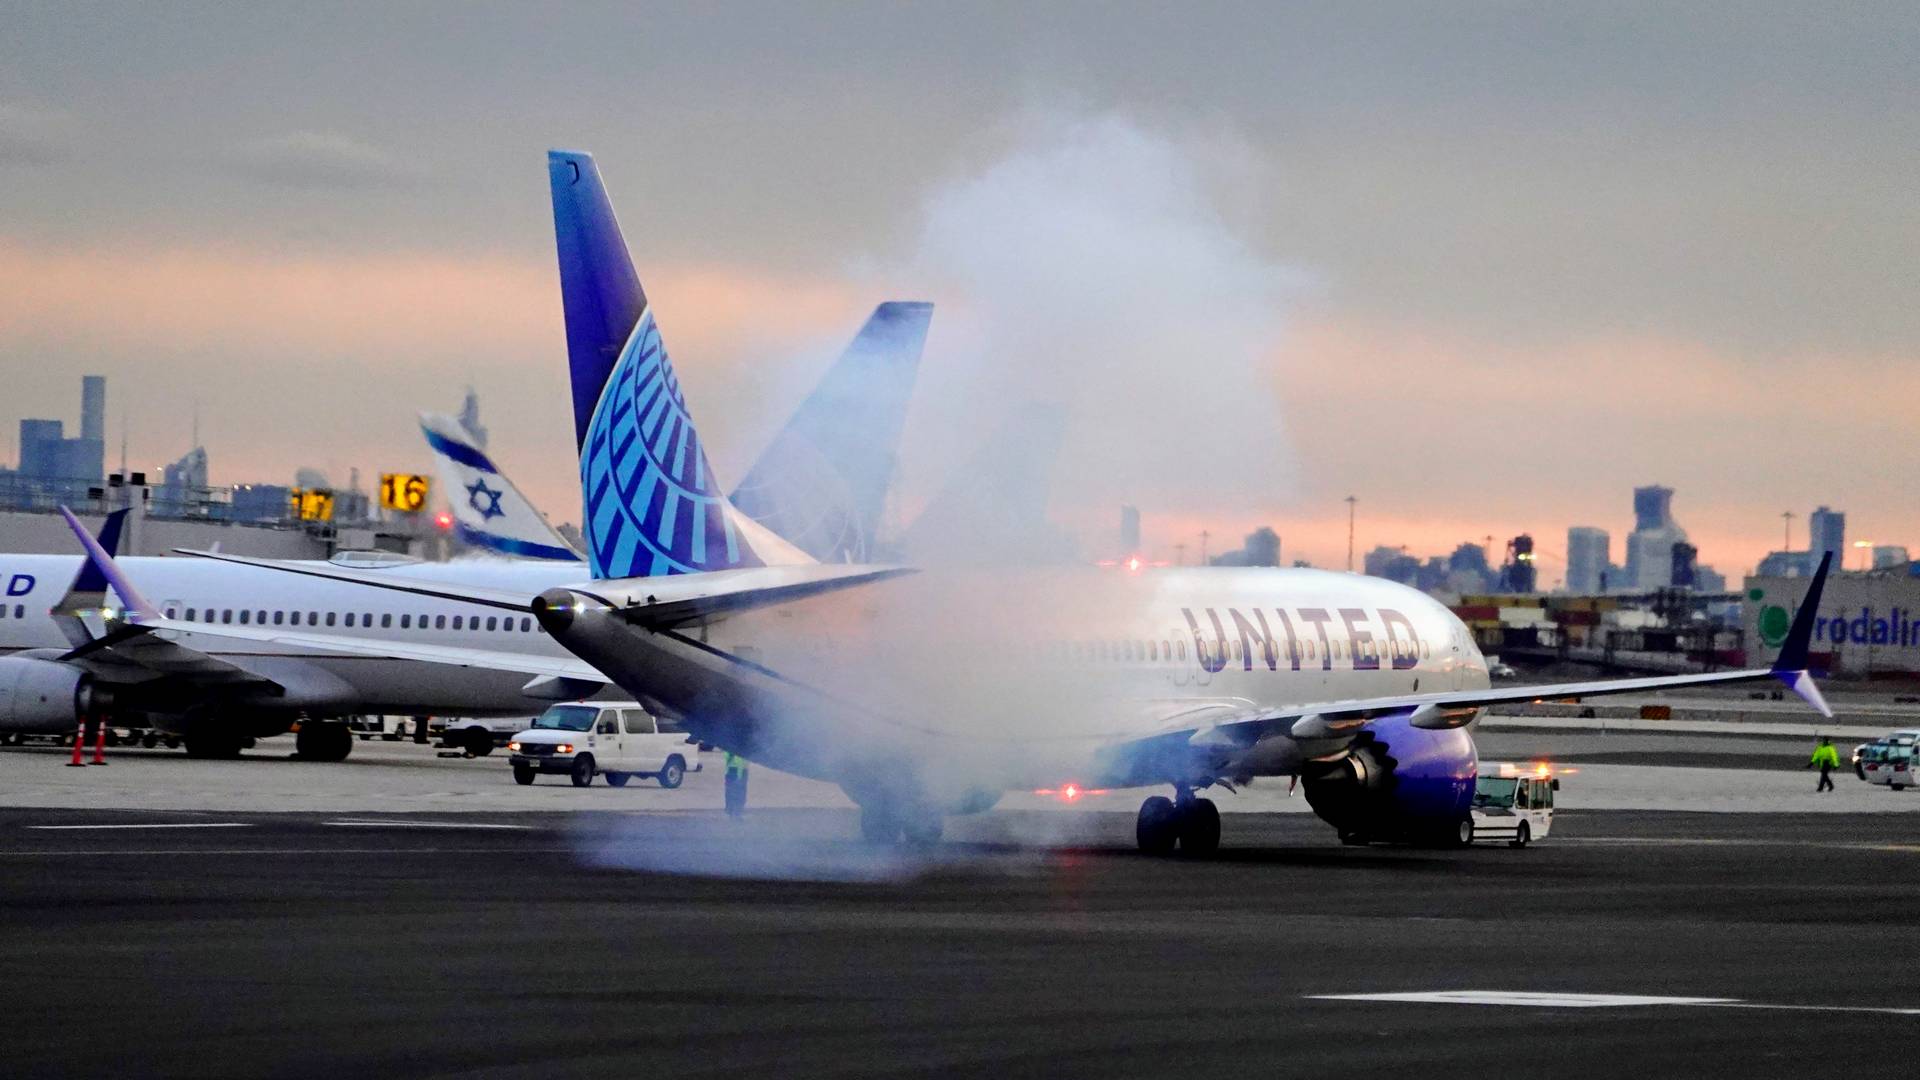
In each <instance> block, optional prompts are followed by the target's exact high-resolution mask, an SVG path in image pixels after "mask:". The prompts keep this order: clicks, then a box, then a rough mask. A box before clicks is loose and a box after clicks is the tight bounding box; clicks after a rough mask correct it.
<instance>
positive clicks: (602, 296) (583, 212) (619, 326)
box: [547, 150, 647, 447]
mask: <svg viewBox="0 0 1920 1080" xmlns="http://www.w3.org/2000/svg"><path fill="white" fill-rule="evenodd" d="M547 180H548V183H549V184H551V185H552V187H553V236H554V241H555V243H556V245H557V246H558V248H559V251H560V299H561V303H562V305H563V307H564V309H565V314H566V321H567V364H568V366H569V367H570V368H571V369H572V372H573V436H574V444H575V445H576V446H581V447H584V446H586V444H587V424H588V423H589V422H590V421H591V420H592V419H593V409H594V406H595V405H597V404H599V402H600V392H601V391H602V390H603V389H605V388H606V385H607V379H608V377H609V376H611V375H612V374H613V365H614V362H615V361H616V360H618V359H619V357H620V350H621V348H622V347H623V346H625V345H626V343H627V339H628V338H629V337H631V336H632V335H633V328H634V327H635V326H636V325H638V324H639V322H640V314H641V312H644V311H645V310H646V309H647V294H646V293H645V292H643V291H642V290H641V288H640V276H639V275H638V274H636V273H634V270H633V258H632V257H631V256H630V255H628V253H627V242H626V240H625V239H624V238H622V237H621V235H620V222H619V221H617V220H615V219H614V216H613V203H611V202H610V201H608V199H607V190H606V188H605V187H604V186H602V185H601V183H600V170H599V168H598V167H596V166H595V165H594V163H593V155H592V154H577V153H570V152H568V151H564V150H550V151H548V152H547Z"/></svg>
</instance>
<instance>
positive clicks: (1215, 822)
mask: <svg viewBox="0 0 1920 1080" xmlns="http://www.w3.org/2000/svg"><path fill="white" fill-rule="evenodd" d="M1179 812H1180V817H1179V823H1178V831H1179V834H1180V854H1182V855H1185V856H1188V857H1189V858H1195V859H1204V858H1206V857H1207V856H1209V855H1213V854H1215V853H1216V852H1218V851H1219V850H1220V808H1219V807H1218V806H1215V805H1214V804H1213V800H1212V799H1194V800H1192V801H1190V802H1188V803H1187V804H1186V805H1185V806H1182V807H1180V808H1179Z"/></svg>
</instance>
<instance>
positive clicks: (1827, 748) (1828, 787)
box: [1807, 735, 1840, 795]
mask: <svg viewBox="0 0 1920 1080" xmlns="http://www.w3.org/2000/svg"><path fill="white" fill-rule="evenodd" d="M1816 765H1817V766H1819V767H1820V782H1819V783H1818V784H1815V785H1814V787H1813V791H1814V794H1816V795H1817V794H1819V793H1820V792H1822V791H1832V790H1833V770H1835V769H1837V768H1839V767H1840V751H1838V750H1835V749H1834V748H1833V739H1832V737H1831V736H1827V735H1822V736H1820V745H1819V746H1816V747H1814V748H1813V760H1812V761H1809V762H1807V768H1809V769H1811V768H1813V767H1814V766H1816Z"/></svg>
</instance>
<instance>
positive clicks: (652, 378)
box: [547, 151, 763, 578]
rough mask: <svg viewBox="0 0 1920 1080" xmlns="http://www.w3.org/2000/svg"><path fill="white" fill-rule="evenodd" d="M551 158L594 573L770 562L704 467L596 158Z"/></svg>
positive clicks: (632, 574)
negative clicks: (756, 549) (763, 559)
mask: <svg viewBox="0 0 1920 1080" xmlns="http://www.w3.org/2000/svg"><path fill="white" fill-rule="evenodd" d="M547 164H548V172H549V178H550V179H551V180H552V183H553V224H554V235H555V238H556V240H557V242H558V245H559V250H560V291H561V296H562V299H563V301H564V304H565V308H566V319H567V354H568V362H569V365H570V367H571V370H572V379H573V408H574V423H575V426H576V433H577V435H578V437H579V441H580V485H581V493H582V495H583V496H584V500H583V501H584V504H585V505H584V511H585V520H584V521H583V522H582V530H581V531H582V532H583V533H584V535H585V538H586V541H587V561H588V565H589V567H590V568H591V570H592V573H593V576H594V577H595V578H625V577H648V576H655V575H660V574H689V573H699V572H702V571H708V570H731V569H737V568H739V567H746V566H760V565H763V564H762V562H761V560H760V557H759V556H758V555H757V554H756V553H755V552H754V550H753V548H752V546H751V545H750V544H749V543H748V541H747V539H746V537H745V535H744V534H743V533H742V532H741V531H740V528H739V524H738V522H736V520H735V519H734V516H733V510H732V508H731V507H730V506H729V505H728V503H727V500H726V497H725V495H724V494H722V492H721V489H720V486H719V484H718V483H717V482H716V481H715V480H714V477H713V470H712V468H710V467H709V466H708V464H707V455H706V451H705V450H704V449H702V448H701V445H700V437H699V436H698V435H697V434H696V433H695V432H694V428H693V419H692V417H691V416H689V415H688V413H687V405H686V401H685V399H684V398H683V397H682V396H681V393H680V380H679V379H678V378H677V377H676V376H675V375H674V371H673V364H672V363H671V362H670V361H669V360H668V359H667V351H666V347H665V345H664V344H662V342H661V340H660V330H659V327H658V326H657V325H655V323H654V315H653V311H652V309H651V307H650V306H649V305H648V304H647V299H646V294H645V293H644V292H642V291H641V289H640V280H639V278H638V277H637V276H636V275H635V274H634V272H633V261H632V259H631V258H630V257H629V255H628V253H627V248H626V242H625V241H624V240H623V239H622V238H621V236H620V227H619V225H618V223H616V222H615V221H614V218H613V207H612V204H611V203H609V202H608V200H607V195H606V190H605V189H604V188H603V187H602V186H601V183H600V173H599V170H597V169H595V168H594V165H593V158H592V157H590V156H589V155H586V154H570V153H562V152H559V151H554V152H552V153H550V154H548V156H547ZM629 313H631V317H629ZM623 324H624V326H623Z"/></svg>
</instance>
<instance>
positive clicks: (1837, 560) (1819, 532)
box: [1807, 506, 1847, 570]
mask: <svg viewBox="0 0 1920 1080" xmlns="http://www.w3.org/2000/svg"><path fill="white" fill-rule="evenodd" d="M1807 539H1808V548H1807V564H1808V565H1809V566H1819V565H1820V556H1822V555H1824V554H1826V553H1827V552H1832V553H1833V568H1834V569H1835V570H1838V569H1840V568H1841V566H1842V565H1843V564H1844V563H1845V561H1846V553H1847V515H1845V514H1842V513H1840V512H1839V511H1837V510H1829V509H1827V508H1826V507H1824V506H1822V507H1821V508H1820V509H1818V510H1815V511H1814V512H1813V513H1811V514H1808V515H1807Z"/></svg>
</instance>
